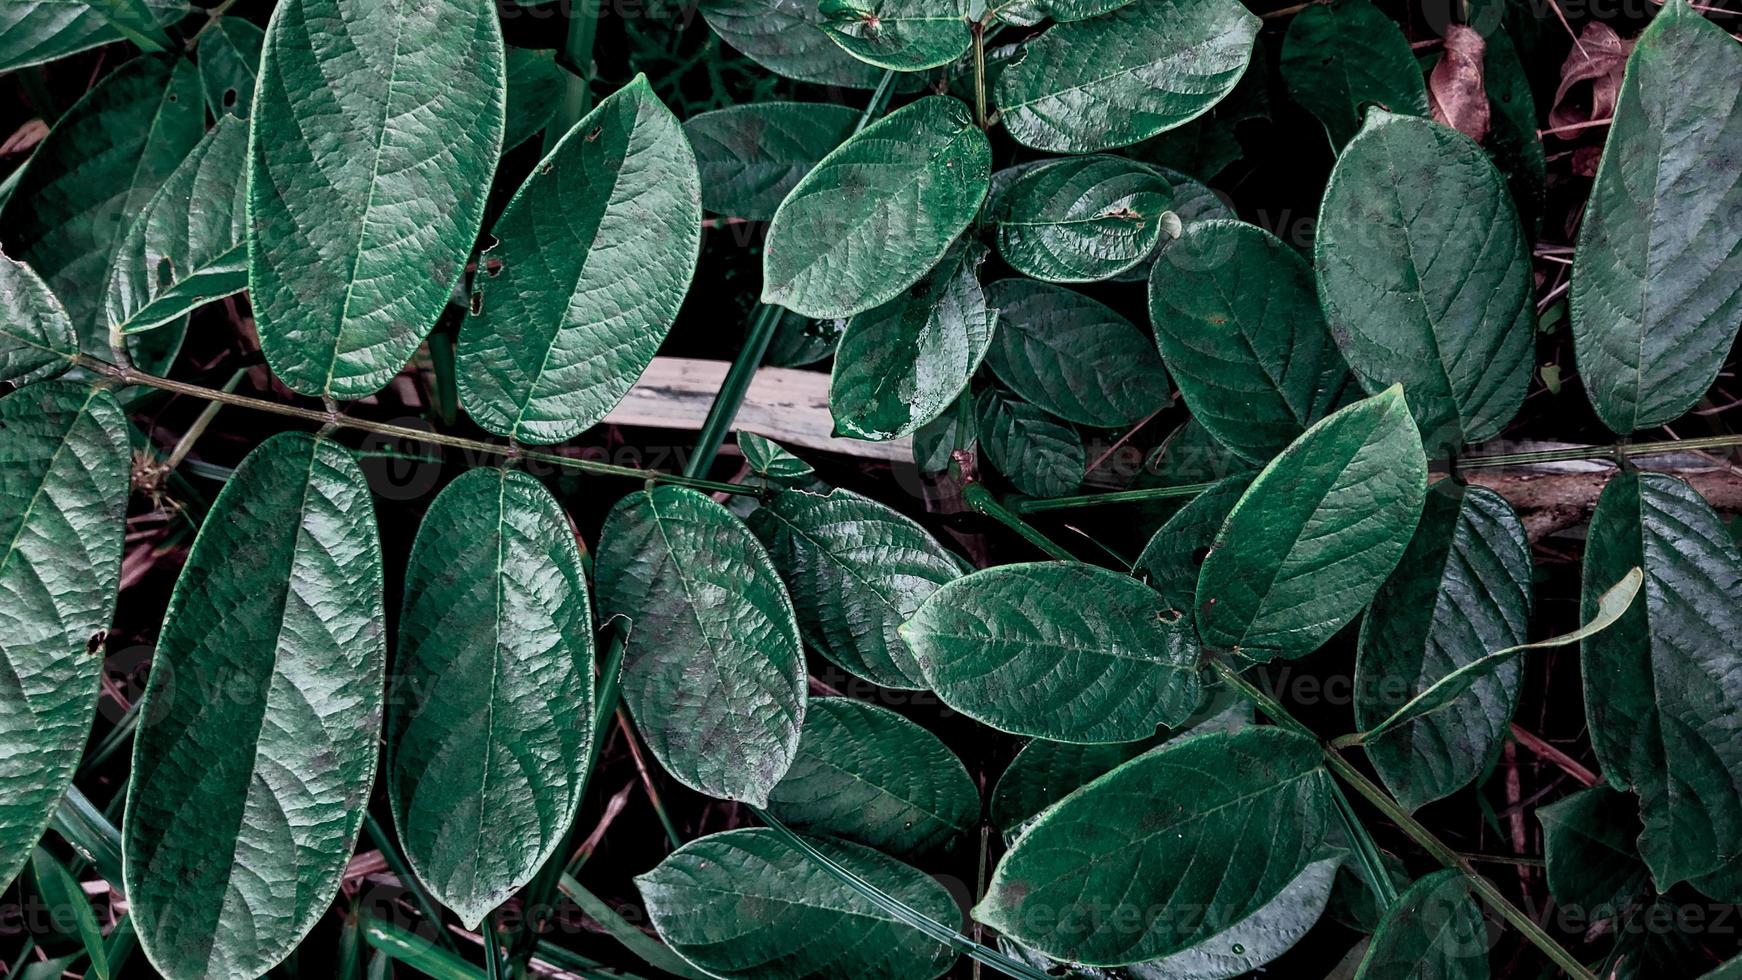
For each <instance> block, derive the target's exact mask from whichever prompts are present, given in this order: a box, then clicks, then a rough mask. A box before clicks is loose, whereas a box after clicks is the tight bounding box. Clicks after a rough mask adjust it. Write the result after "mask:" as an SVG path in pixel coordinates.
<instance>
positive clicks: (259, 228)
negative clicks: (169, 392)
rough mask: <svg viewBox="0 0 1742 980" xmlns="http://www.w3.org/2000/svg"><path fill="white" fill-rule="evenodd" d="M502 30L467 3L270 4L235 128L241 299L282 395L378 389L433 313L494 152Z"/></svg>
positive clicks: (500, 107) (477, 214)
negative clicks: (245, 122)
mask: <svg viewBox="0 0 1742 980" xmlns="http://www.w3.org/2000/svg"><path fill="white" fill-rule="evenodd" d="M503 72H504V69H503V53H502V30H501V27H500V25H499V24H498V23H497V17H496V8H495V7H494V6H493V5H490V4H483V3H477V2H475V0H284V2H282V3H280V4H278V6H277V7H275V8H274V9H273V11H272V20H271V22H270V23H269V24H268V25H267V28H266V47H265V49H264V51H263V52H262V54H261V57H260V79H259V82H258V83H257V86H256V88H257V92H256V97H255V100H254V109H253V113H252V115H251V116H250V118H249V122H250V124H251V126H252V127H253V131H252V135H251V138H250V141H249V142H250V146H251V150H250V153H249V160H248V213H249V225H248V235H247V241H248V296H249V299H250V300H251V301H252V303H253V306H254V319H255V324H256V326H257V327H258V328H259V331H260V349H261V351H262V352H263V353H264V354H265V355H266V360H267V363H268V364H270V365H271V366H272V371H273V373H274V374H276V375H278V377H279V378H280V379H281V380H282V381H283V382H284V383H285V384H286V385H287V386H289V387H290V388H291V390H293V391H297V392H301V393H303V394H308V395H330V396H332V397H335V398H358V397H361V396H363V395H368V394H373V393H374V392H375V391H377V390H378V389H380V388H381V387H382V386H383V385H385V384H387V382H388V381H389V380H391V379H392V378H393V376H394V375H395V374H398V373H399V369H400V368H402V367H404V366H405V361H406V359H407V358H409V357H410V356H411V354H412V352H413V351H415V350H417V345H418V344H420V343H422V341H423V337H424V334H426V333H428V332H429V328H430V326H431V325H432V324H434V323H435V319H436V317H437V316H438V315H439V314H440V313H441V311H442V307H443V306H445V305H447V301H448V297H449V295H450V294H451V293H452V291H453V287H454V283H455V282H457V281H459V279H460V275H461V273H462V272H463V271H464V269H465V265H466V259H467V257H468V256H469V255H471V252H472V243H473V241H474V240H475V239H476V238H477V237H478V226H479V225H480V224H481V223H482V222H483V220H484V203H485V198H486V197H487V195H488V193H489V190H490V179H491V177H492V176H493V175H494V174H495V172H496V159H497V157H498V156H499V155H500V154H501V151H502V133H503V113H504V106H505V93H506V91H507V85H506V83H505V82H504V81H503V79H504V74H503Z"/></svg>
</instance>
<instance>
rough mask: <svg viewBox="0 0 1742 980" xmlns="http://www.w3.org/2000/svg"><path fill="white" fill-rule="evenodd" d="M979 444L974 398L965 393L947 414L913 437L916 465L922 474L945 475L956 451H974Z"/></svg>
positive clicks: (923, 426)
mask: <svg viewBox="0 0 1742 980" xmlns="http://www.w3.org/2000/svg"><path fill="white" fill-rule="evenodd" d="M978 441H979V435H978V422H977V421H976V419H975V417H974V398H973V396H972V394H971V393H970V392H966V391H964V392H962V395H961V397H960V398H957V399H956V400H955V402H954V403H952V404H951V405H950V407H949V408H946V409H944V413H943V414H942V415H939V416H938V417H937V418H935V419H932V420H931V421H930V422H927V423H926V424H925V425H922V426H920V427H919V429H918V430H916V431H915V432H914V434H913V463H914V465H915V466H917V467H919V470H920V472H922V473H943V472H945V471H947V470H948V469H949V468H950V466H951V465H952V463H951V454H952V453H954V452H956V451H957V450H966V449H973V448H974V447H975V445H976V444H977V443H978Z"/></svg>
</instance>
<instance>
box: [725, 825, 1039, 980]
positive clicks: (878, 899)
mask: <svg viewBox="0 0 1742 980" xmlns="http://www.w3.org/2000/svg"><path fill="white" fill-rule="evenodd" d="M751 809H752V810H753V811H754V812H755V814H756V816H757V817H758V818H760V819H761V820H762V822H763V823H765V824H767V825H768V827H769V829H770V830H773V831H774V832H775V833H776V834H778V835H779V836H780V837H781V839H783V840H785V841H786V842H787V843H788V844H791V845H792V846H793V847H794V848H796V849H798V851H799V852H800V853H802V854H804V855H805V856H806V857H808V858H810V859H811V860H812V861H814V862H815V863H816V864H817V866H818V867H820V868H822V869H823V870H824V871H826V872H828V873H829V874H830V875H831V876H833V877H834V878H835V879H836V880H838V881H840V882H841V883H842V884H844V885H846V886H847V887H848V888H851V889H853V890H854V891H855V892H857V893H859V894H860V895H861V896H863V897H864V898H866V899H867V900H869V901H870V902H871V903H872V904H873V905H876V906H877V907H878V908H880V909H882V910H883V911H885V912H887V913H889V914H890V915H891V916H894V917H895V918H896V919H898V920H900V921H901V922H902V923H904V924H906V925H908V926H911V927H912V928H914V929H917V930H919V931H920V932H922V933H924V934H925V935H926V936H928V937H930V938H931V939H933V940H935V941H937V942H939V943H942V944H944V945H945V946H948V947H950V948H951V949H953V950H955V951H956V952H958V953H965V954H967V955H968V956H969V957H970V958H972V959H973V960H974V961H975V962H976V963H984V964H985V965H987V966H989V967H991V968H992V969H994V970H997V971H999V972H1000V973H1004V974H1006V975H1008V976H1012V977H1017V978H1019V980H1052V977H1051V975H1050V974H1048V973H1046V972H1044V971H1042V970H1037V969H1035V968H1034V967H1032V966H1029V965H1028V964H1027V963H1023V962H1021V961H1019V960H1014V959H1011V958H1010V957H1008V956H1005V955H1004V954H1003V953H1000V952H998V951H997V950H995V949H993V948H992V947H990V946H987V945H985V944H983V943H977V942H975V941H974V940H972V939H970V938H968V937H967V936H964V935H962V934H961V933H959V932H957V931H956V930H954V929H951V928H950V927H949V926H947V925H944V924H943V923H941V922H939V921H937V920H936V919H934V918H932V917H931V916H929V915H926V914H925V913H924V912H921V911H919V910H918V909H916V908H914V907H913V906H911V905H908V904H907V903H906V902H903V901H902V900H900V899H899V898H896V897H895V896H893V895H891V894H889V893H888V892H886V891H884V890H883V889H881V888H878V887H877V886H876V885H874V884H872V883H871V882H868V881H866V880H865V879H864V878H861V877H860V876H859V875H857V874H855V873H854V872H853V870H852V869H851V868H847V867H844V866H842V865H841V864H840V863H839V862H837V861H835V860H834V859H833V858H831V857H829V856H828V855H827V854H824V853H823V852H822V851H820V850H818V849H817V847H816V845H814V844H812V843H811V842H810V841H808V840H805V839H804V838H803V837H800V836H799V835H798V834H795V833H793V832H792V830H790V829H789V828H788V827H787V826H786V824H783V823H781V822H780V821H779V820H776V819H775V818H774V817H773V816H771V815H769V814H768V813H767V812H765V811H763V810H758V809H756V808H754V807H752V808H751Z"/></svg>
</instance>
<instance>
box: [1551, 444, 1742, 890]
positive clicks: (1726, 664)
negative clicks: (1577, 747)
mask: <svg viewBox="0 0 1742 980" xmlns="http://www.w3.org/2000/svg"><path fill="white" fill-rule="evenodd" d="M1634 566H1638V567H1640V568H1643V569H1644V570H1645V588H1644V590H1643V593H1644V594H1643V598H1644V601H1643V602H1636V603H1634V604H1633V606H1632V608H1630V609H1628V610H1627V612H1626V614H1625V615H1623V616H1621V618H1620V621H1619V622H1617V623H1616V624H1615V625H1614V626H1613V627H1611V628H1609V629H1607V630H1604V631H1603V632H1602V633H1599V634H1597V635H1596V636H1593V637H1590V638H1589V639H1586V640H1585V641H1584V643H1583V645H1582V647H1581V649H1580V661H1581V666H1582V668H1583V674H1584V678H1585V717H1586V719H1587V720H1588V723H1589V725H1590V732H1591V747H1592V748H1593V749H1595V750H1596V753H1597V761H1598V763H1599V764H1601V766H1602V768H1603V774H1604V775H1605V776H1607V777H1608V780H1609V785H1611V786H1613V787H1615V788H1616V789H1632V790H1634V791H1635V792H1637V793H1638V794H1639V797H1640V804H1639V805H1640V814H1641V817H1642V820H1643V823H1644V831H1643V833H1641V834H1640V837H1639V850H1640V853H1641V854H1643V855H1644V857H1645V863H1646V864H1647V865H1649V866H1650V867H1651V873H1652V877H1653V878H1655V879H1656V881H1657V886H1658V891H1660V892H1663V891H1668V890H1669V887H1670V886H1671V885H1673V884H1675V883H1676V882H1678V881H1683V880H1685V879H1687V878H1692V877H1695V876H1698V875H1702V874H1705V873H1707V872H1711V871H1715V870H1717V869H1718V868H1719V867H1721V866H1722V865H1723V864H1724V863H1725V862H1726V861H1728V860H1729V859H1730V858H1732V857H1735V856H1736V842H1737V841H1742V716H1738V715H1737V713H1736V712H1734V711H1732V710H1730V709H1729V708H1728V707H1726V706H1727V705H1730V704H1734V703H1736V702H1738V701H1742V672H1739V671H1737V670H1736V669H1735V650H1736V649H1737V645H1738V644H1742V556H1738V554H1737V549H1736V543H1735V541H1734V539H1732V537H1731V536H1730V532H1729V529H1728V528H1727V527H1725V525H1724V523H1723V522H1722V521H1721V520H1720V519H1719V517H1718V515H1717V514H1714V513H1713V512H1712V508H1711V507H1710V506H1709V505H1708V504H1707V503H1706V502H1705V500H1703V499H1702V498H1701V497H1700V495H1699V493H1698V492H1696V491H1695V490H1694V489H1693V488H1692V487H1690V486H1688V485H1687V484H1685V483H1683V482H1681V481H1680V480H1677V479H1675V478H1674V477H1671V476H1664V475H1662V474H1657V473H1621V474H1619V475H1617V476H1616V477H1615V478H1614V479H1612V480H1610V481H1609V485H1608V486H1606V487H1604V488H1603V493H1602V495H1601V496H1600V497H1598V498H1597V507H1596V510H1595V511H1594V512H1593V513H1592V514H1591V529H1590V532H1589V535H1588V537H1587V539H1586V546H1585V563H1584V579H1585V582H1584V598H1583V611H1584V616H1585V618H1587V619H1588V618H1590V617H1591V616H1592V615H1594V614H1595V613H1596V611H1597V609H1598V606H1599V604H1600V603H1599V595H1598V590H1599V589H1602V588H1604V587H1606V585H1607V583H1610V582H1614V581H1615V580H1617V579H1619V578H1621V577H1622V576H1623V575H1624V574H1625V573H1626V572H1627V571H1628V570H1629V569H1631V568H1633V567H1634Z"/></svg>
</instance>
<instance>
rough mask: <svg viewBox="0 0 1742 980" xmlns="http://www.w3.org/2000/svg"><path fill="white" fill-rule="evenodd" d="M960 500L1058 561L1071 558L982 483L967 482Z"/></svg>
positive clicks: (1069, 554)
mask: <svg viewBox="0 0 1742 980" xmlns="http://www.w3.org/2000/svg"><path fill="white" fill-rule="evenodd" d="M962 500H964V501H965V502H966V503H967V504H968V506H969V507H972V508H974V509H975V510H977V511H979V512H980V513H982V514H985V515H986V516H987V517H990V518H992V519H993V520H995V521H997V522H998V523H1000V524H1003V525H1004V526H1005V527H1008V528H1009V529H1010V530H1012V531H1015V532H1016V533H1017V534H1020V535H1022V539H1023V540H1024V541H1027V542H1028V543H1029V544H1032V545H1034V546H1035V547H1036V548H1039V549H1040V550H1042V551H1044V552H1046V553H1047V554H1048V555H1051V556H1052V557H1054V558H1057V559H1059V560H1060V561H1071V560H1073V557H1074V556H1072V555H1071V553H1070V552H1068V551H1066V550H1065V549H1063V548H1061V547H1059V546H1058V545H1056V544H1053V543H1052V541H1051V540H1050V539H1049V538H1047V536H1046V535H1044V534H1042V533H1040V532H1039V531H1036V530H1035V529H1034V528H1033V527H1031V526H1029V524H1028V522H1027V521H1024V520H1023V519H1022V518H1020V517H1017V516H1016V515H1015V514H1012V513H1011V512H1010V511H1008V510H1006V509H1005V507H1004V505H1003V504H1000V503H999V502H998V500H997V498H995V497H993V496H992V491H990V490H988V489H986V485H985V484H984V483H977V482H976V483H969V484H968V485H967V486H965V487H963V488H962Z"/></svg>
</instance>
